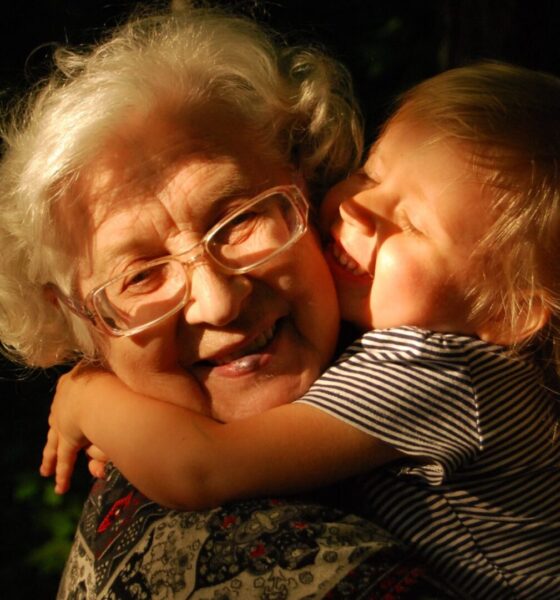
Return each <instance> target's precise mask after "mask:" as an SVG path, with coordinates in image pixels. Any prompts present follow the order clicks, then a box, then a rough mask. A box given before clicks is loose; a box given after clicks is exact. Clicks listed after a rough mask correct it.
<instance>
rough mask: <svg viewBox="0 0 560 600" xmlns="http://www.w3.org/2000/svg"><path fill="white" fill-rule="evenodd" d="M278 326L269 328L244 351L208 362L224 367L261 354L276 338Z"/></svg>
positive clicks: (245, 347) (243, 349) (274, 325)
mask: <svg viewBox="0 0 560 600" xmlns="http://www.w3.org/2000/svg"><path fill="white" fill-rule="evenodd" d="M276 324H277V323H274V324H273V325H272V326H271V327H269V328H268V329H267V330H266V331H263V332H262V333H261V334H260V335H258V336H257V337H256V338H255V339H254V340H253V341H251V342H250V343H249V344H248V345H247V346H244V347H243V348H242V349H240V350H238V351H236V352H232V353H230V354H227V355H225V356H220V357H219V358H214V359H212V360H208V361H206V362H208V363H209V364H212V365H213V366H217V367H219V366H222V365H226V364H229V363H232V362H235V361H237V360H239V359H240V358H245V357H247V356H248V355H251V354H255V353H259V352H261V351H262V350H264V348H265V347H266V346H267V345H268V343H269V342H270V340H272V338H273V337H274V334H275V332H276Z"/></svg>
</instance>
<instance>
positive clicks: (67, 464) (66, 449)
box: [54, 437, 78, 494]
mask: <svg viewBox="0 0 560 600" xmlns="http://www.w3.org/2000/svg"><path fill="white" fill-rule="evenodd" d="M77 456H78V449H77V448H76V446H74V445H73V444H70V443H68V442H67V441H66V440H65V439H64V438H62V437H59V440H58V450H57V461H56V473H55V486H54V491H55V492H56V493H57V494H65V493H66V492H67V491H68V489H69V488H70V479H71V478H72V473H73V472H74V465H75V464H76V457H77Z"/></svg>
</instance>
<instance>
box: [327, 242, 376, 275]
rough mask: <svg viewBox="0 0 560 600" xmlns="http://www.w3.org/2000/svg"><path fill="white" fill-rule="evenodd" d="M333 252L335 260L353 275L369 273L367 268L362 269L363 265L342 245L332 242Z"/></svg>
mask: <svg viewBox="0 0 560 600" xmlns="http://www.w3.org/2000/svg"><path fill="white" fill-rule="evenodd" d="M331 254H332V257H333V258H334V260H335V262H336V263H337V264H338V265H339V266H340V267H342V268H343V269H344V270H345V271H348V272H349V273H351V274H352V275H355V276H356V277H360V276H362V275H367V274H368V272H367V271H366V270H365V269H362V267H360V265H359V264H358V263H357V262H356V261H355V260H354V259H353V258H352V257H351V256H350V255H349V254H347V253H346V252H345V251H344V249H343V248H342V247H341V246H339V245H338V244H336V243H334V242H333V243H332V244H331Z"/></svg>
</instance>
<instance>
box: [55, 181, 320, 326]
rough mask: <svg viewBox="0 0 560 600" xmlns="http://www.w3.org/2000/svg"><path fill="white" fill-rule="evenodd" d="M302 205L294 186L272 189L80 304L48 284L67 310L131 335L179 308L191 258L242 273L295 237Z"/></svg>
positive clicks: (303, 221)
mask: <svg viewBox="0 0 560 600" xmlns="http://www.w3.org/2000/svg"><path fill="white" fill-rule="evenodd" d="M308 208H309V207H308V204H307V201H306V200H305V198H304V196H303V194H302V193H301V191H300V190H299V188H298V187H296V186H295V185H287V186H278V187H273V188H270V189H268V190H266V191H265V192H263V193H262V194H259V195H258V196H257V197H255V198H253V199H251V200H249V201H247V202H246V203H244V204H243V205H241V206H240V207H239V208H237V209H236V210H235V211H234V212H233V213H231V214H230V215H228V216H227V217H225V218H224V219H222V220H221V221H219V222H218V223H217V224H216V225H214V226H213V227H212V228H211V229H210V230H209V231H208V232H207V233H206V234H205V236H204V237H203V238H202V240H200V241H199V242H197V243H196V244H194V245H193V246H191V247H190V248H189V249H188V250H185V251H184V252H181V253H180V254H175V255H170V256H166V257H163V258H158V259H156V260H152V261H150V262H148V263H146V264H144V265H142V267H139V268H137V269H132V270H130V271H125V272H124V273H122V274H120V275H117V276H116V277H113V278H112V279H110V280H109V281H107V282H105V283H103V284H102V285H100V286H98V287H95V288H94V289H93V290H91V291H90V292H89V294H88V295H87V296H86V299H85V301H84V303H83V304H82V303H80V302H79V301H78V300H76V299H74V298H70V297H68V296H66V295H65V294H63V293H62V292H61V291H60V289H59V288H58V287H57V286H55V285H54V284H48V287H49V288H50V289H51V290H52V291H54V293H55V294H56V295H57V297H58V298H59V299H60V300H61V301H62V302H64V303H65V304H66V305H67V306H68V307H69V308H70V309H71V310H72V311H73V312H75V313H76V314H78V315H79V316H81V317H84V318H87V319H89V320H90V321H92V322H93V323H95V324H96V325H101V326H102V328H103V329H104V330H105V331H107V332H108V333H109V334H111V335H113V336H129V335H134V334H136V333H139V332H141V331H144V330H146V329H148V328H149V327H153V326H154V325H156V324H158V323H160V322H161V321H163V320H164V319H167V318H168V317H170V316H171V315H173V314H175V313H176V312H177V311H179V310H181V308H183V307H184V306H185V304H186V303H187V302H188V301H189V298H190V287H191V273H192V267H194V265H195V263H196V262H198V261H200V260H202V259H205V258H206V259H207V260H208V261H209V262H210V263H212V264H213V265H214V266H215V267H216V268H217V269H218V270H219V271H221V272H222V273H225V274H228V275H239V274H243V273H248V272H249V271H252V270H253V269H256V268H257V267H260V266H261V265H263V264H264V263H266V262H268V261H269V260H271V259H272V258H274V257H275V256H277V255H278V254H280V253H281V252H284V251H285V250H287V249H288V248H289V247H290V246H291V245H292V244H294V243H295V242H297V241H298V240H299V239H300V238H301V236H302V235H303V234H304V233H305V231H306V230H307V213H308Z"/></svg>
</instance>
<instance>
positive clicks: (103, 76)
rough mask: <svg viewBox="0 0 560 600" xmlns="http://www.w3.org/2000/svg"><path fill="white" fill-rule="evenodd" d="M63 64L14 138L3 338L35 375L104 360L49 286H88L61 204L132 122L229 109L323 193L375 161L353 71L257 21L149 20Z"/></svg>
mask: <svg viewBox="0 0 560 600" xmlns="http://www.w3.org/2000/svg"><path fill="white" fill-rule="evenodd" d="M55 58H56V67H57V68H56V71H55V72H54V73H53V75H52V77H51V78H50V79H49V80H48V81H47V82H46V83H44V84H42V85H41V86H40V87H39V89H38V90H37V91H36V92H34V93H33V94H32V95H31V96H30V98H29V99H28V100H27V102H26V103H25V104H23V105H22V107H20V109H19V111H18V112H17V114H16V116H15V117H13V118H12V120H11V121H10V122H9V123H6V124H5V125H4V127H3V128H2V137H3V141H4V147H5V156H4V158H3V160H2V163H1V165H0V254H1V255H2V267H1V271H0V338H1V339H2V343H3V344H4V346H5V351H7V352H9V353H10V354H11V355H12V358H14V357H15V358H17V359H18V360H20V361H23V362H25V363H27V364H29V365H36V366H43V367H44V366H50V365H53V364H56V363H60V362H62V361H65V360H68V359H72V358H75V357H79V356H90V357H91V356H93V355H94V354H95V344H94V341H93V339H92V337H91V334H90V332H89V329H88V327H87V326H86V324H85V323H83V322H82V321H81V320H80V319H78V318H76V317H75V316H73V315H71V314H69V313H68V312H67V311H62V310H60V308H59V307H58V306H56V303H54V302H52V301H51V300H49V298H48V296H47V295H46V294H45V292H44V285H45V284H46V283H47V282H49V281H50V282H55V283H56V284H57V285H58V286H59V287H60V288H61V289H63V290H65V291H68V290H71V288H72V282H73V279H74V278H75V264H74V261H73V259H72V256H71V253H69V252H68V250H67V248H65V247H64V246H63V245H62V243H63V242H64V239H63V238H64V228H63V227H61V226H60V223H59V221H58V220H57V219H56V218H55V213H56V203H57V201H59V200H60V199H61V198H63V197H64V196H65V194H66V195H69V194H68V191H69V190H70V187H71V186H72V182H75V181H76V180H78V179H79V178H80V177H81V176H83V175H84V173H87V169H88V161H91V160H92V158H93V157H94V156H95V155H96V153H98V152H100V150H101V149H102V148H103V144H104V140H107V139H108V136H110V135H111V132H114V130H115V128H117V127H118V126H119V123H120V122H122V120H123V119H124V118H125V117H126V115H127V114H130V112H131V111H134V112H135V114H140V115H150V114H153V113H154V112H157V113H158V114H160V115H161V113H162V112H163V113H164V114H163V115H162V116H163V117H167V118H169V119H185V118H186V117H187V116H188V114H189V111H191V110H193V109H194V108H197V107H201V106H202V107H204V106H208V107H211V108H213V109H215V108H216V107H219V108H220V110H221V107H223V109H224V111H226V112H228V113H229V114H233V115H236V116H237V117H238V118H239V120H240V121H241V122H243V123H244V124H248V125H249V126H250V128H251V131H254V132H256V134H257V135H258V136H259V139H261V140H263V141H266V143H267V144H268V145H269V146H270V147H271V148H272V149H273V151H274V153H276V155H278V156H281V157H282V158H283V160H285V161H286V162H287V163H289V164H294V165H295V166H296V167H297V168H298V169H299V170H300V172H301V173H302V175H303V177H304V178H305V179H306V181H307V183H308V185H309V187H310V190H311V192H312V194H313V192H315V193H316V194H318V193H319V192H320V190H321V189H322V188H325V187H326V186H329V185H330V184H332V183H333V182H334V180H336V179H338V178H340V177H341V176H343V175H345V174H346V173H347V172H348V171H349V170H350V169H352V168H353V167H354V166H355V164H356V163H357V161H358V160H359V158H360V155H361V142H362V129H361V119H360V116H359V111H358V110H357V106H356V103H355V100H354V98H353V94H352V90H351V85H350V81H349V77H348V75H347V73H346V71H345V70H344V69H343V68H342V67H341V66H340V65H339V64H338V63H336V62H335V61H333V60H332V59H330V58H329V57H327V56H326V55H324V54H323V53H321V52H319V51H317V50H314V49H302V48H291V47H288V46H287V45H285V44H283V43H282V41H281V40H280V39H279V38H275V36H274V35H273V34H268V33H266V32H264V31H263V30H262V29H261V28H260V27H259V26H257V25H256V24H255V23H254V22H252V21H250V20H248V19H244V18H240V17H236V16H234V15H230V14H227V13H225V12H222V11H218V10H212V9H203V8H193V7H186V8H183V9H182V10H181V11H180V12H176V13H174V14H170V13H168V14H167V13H166V14H155V15H147V16H140V17H135V18H133V19H131V20H130V21H129V22H128V23H127V24H125V25H124V26H123V27H121V28H119V29H118V30H116V31H115V32H114V33H113V34H112V35H111V36H110V37H109V38H108V39H107V40H106V41H105V42H104V43H101V44H99V45H98V46H97V47H94V48H93V49H90V50H87V51H71V50H66V49H65V50H60V51H58V52H57V53H56V57H55ZM165 113H166V114H165Z"/></svg>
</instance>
